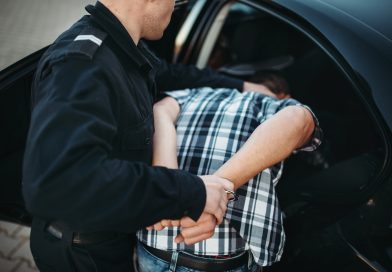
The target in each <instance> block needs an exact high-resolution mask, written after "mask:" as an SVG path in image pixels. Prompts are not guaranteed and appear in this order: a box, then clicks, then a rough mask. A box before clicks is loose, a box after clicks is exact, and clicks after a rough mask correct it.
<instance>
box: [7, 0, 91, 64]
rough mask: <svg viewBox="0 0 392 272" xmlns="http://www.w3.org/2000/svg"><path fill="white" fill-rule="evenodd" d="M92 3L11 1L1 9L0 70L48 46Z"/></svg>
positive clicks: (50, 0)
mask: <svg viewBox="0 0 392 272" xmlns="http://www.w3.org/2000/svg"><path fill="white" fill-rule="evenodd" d="M90 3H95V1H93V0H67V1H63V0H28V1H25V0H13V1H2V3H1V8H0V40H1V43H0V70H2V69H4V68H6V67H7V66H9V65H11V64H13V63H14V62H16V61H18V60H20V59H21V58H23V57H25V56H27V55H29V54H31V53H33V52H35V51H37V50H39V49H41V48H43V47H45V46H47V45H49V44H50V43H52V42H53V41H54V40H55V39H56V37H57V36H58V35H59V34H60V33H61V32H63V31H64V30H65V29H67V28H68V27H70V26H71V24H72V23H74V22H75V21H76V20H77V19H78V18H80V17H81V16H82V15H83V14H85V13H86V12H85V10H84V6H86V5H87V4H90Z"/></svg>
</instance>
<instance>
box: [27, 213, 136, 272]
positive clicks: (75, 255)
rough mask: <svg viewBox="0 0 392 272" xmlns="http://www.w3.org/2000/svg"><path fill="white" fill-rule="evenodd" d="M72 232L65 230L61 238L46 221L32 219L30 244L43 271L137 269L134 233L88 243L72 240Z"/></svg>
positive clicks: (72, 271) (37, 263)
mask: <svg viewBox="0 0 392 272" xmlns="http://www.w3.org/2000/svg"><path fill="white" fill-rule="evenodd" d="M71 236H72V235H69V234H67V233H63V237H62V239H61V240H60V239H58V238H56V237H54V236H53V235H52V234H50V233H48V232H47V231H46V224H45V223H44V222H42V221H40V220H36V219H34V220H33V224H32V227H31V245H30V247H31V252H32V254H33V257H34V260H35V262H36V265H37V267H38V269H39V270H40V271H41V272H49V271H50V272H54V271H60V272H74V271H78V272H79V271H126V272H130V271H134V269H133V264H132V254H133V245H134V242H133V241H132V240H133V238H132V237H134V235H132V236H131V235H130V236H129V238H117V239H114V240H109V241H104V242H99V243H95V244H89V245H75V244H72V237H71Z"/></svg>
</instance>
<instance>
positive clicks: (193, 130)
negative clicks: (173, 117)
mask: <svg viewBox="0 0 392 272" xmlns="http://www.w3.org/2000/svg"><path fill="white" fill-rule="evenodd" d="M167 94H168V95H169V96H171V97H173V98H175V99H176V100H177V102H178V103H179V105H180V107H181V112H180V115H179V118H178V120H177V152H178V162H179V167H180V168H181V169H184V170H187V171H189V172H191V173H193V174H196V175H208V174H212V173H214V172H215V171H216V170H217V169H218V168H219V167H220V166H221V165H222V164H223V163H224V162H226V161H227V160H228V159H229V158H230V157H232V156H233V155H234V153H235V152H236V151H237V150H238V149H239V148H240V147H241V146H242V145H243V144H244V143H245V141H246V140H247V139H248V138H249V136H250V135H251V134H252V132H253V131H254V130H255V129H256V128H257V126H258V125H259V124H261V123H263V122H264V121H265V120H267V119H268V118H270V117H271V116H273V115H274V114H275V113H276V112H278V111H279V110H281V109H283V108H285V107H287V106H290V105H300V106H303V105H302V104H300V103H299V102H298V101H296V100H294V99H286V100H276V99H273V98H270V97H268V96H265V95H262V94H259V93H253V92H245V93H240V92H238V91H236V90H232V89H211V88H202V89H186V90H181V91H173V92H168V93H167ZM314 119H315V122H316V129H315V132H314V134H313V138H312V140H311V141H310V142H309V144H308V145H307V146H304V147H303V148H301V150H306V151H312V150H314V149H315V148H316V147H317V146H318V145H319V144H320V142H321V141H320V138H321V130H320V128H319V126H318V122H317V119H316V118H314ZM282 169H283V162H281V163H278V164H276V165H275V166H273V167H271V168H269V169H266V170H264V171H263V172H261V173H260V174H258V175H257V176H255V177H254V178H252V179H251V180H249V182H248V183H247V184H244V185H243V186H242V187H240V188H239V189H238V190H237V191H236V193H237V195H238V196H239V199H238V201H236V202H230V203H229V205H228V209H227V213H226V216H225V219H224V221H223V223H222V224H220V225H218V226H217V227H216V229H215V234H214V236H213V237H211V238H210V239H207V240H205V241H202V242H199V243H197V244H195V245H190V246H187V245H185V244H184V243H180V244H176V243H175V242H174V238H175V237H176V235H177V234H178V233H179V232H180V229H179V228H177V227H173V228H166V229H164V230H162V231H147V230H140V231H139V232H138V233H137V236H138V239H139V240H140V241H141V242H143V243H144V244H146V245H148V246H150V247H154V248H158V249H163V250H170V251H172V250H181V251H187V252H190V253H193V254H199V255H229V254H235V253H239V252H243V251H244V250H248V249H250V250H251V252H252V254H253V257H254V259H255V261H256V262H257V263H258V265H260V266H267V265H271V264H272V263H274V262H276V261H279V260H280V257H281V255H282V251H283V246H284V242H285V234H284V230H283V219H282V213H281V210H280V208H279V203H278V200H277V197H276V194H275V188H274V184H276V182H277V181H278V180H279V178H280V176H281V173H282ZM189 201H192V200H191V199H190V200H189Z"/></svg>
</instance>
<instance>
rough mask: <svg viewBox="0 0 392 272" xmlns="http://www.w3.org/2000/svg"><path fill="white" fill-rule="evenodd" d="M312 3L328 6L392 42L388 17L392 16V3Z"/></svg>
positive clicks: (338, 0) (360, 0)
mask: <svg viewBox="0 0 392 272" xmlns="http://www.w3.org/2000/svg"><path fill="white" fill-rule="evenodd" d="M314 2H319V3H320V4H322V5H328V6H329V7H331V8H333V9H336V10H337V11H339V12H341V13H344V14H345V15H347V16H349V17H351V18H353V19H354V20H357V21H358V22H361V23H362V24H364V25H366V26H367V27H368V28H370V29H372V30H373V31H375V32H377V33H379V34H380V35H381V36H383V37H385V38H386V39H388V40H389V41H391V42H392V24H391V23H390V22H391V18H390V17H391V15H392V1H390V0H371V1H368V0H344V1H342V0H318V1H314ZM388 19H389V20H388ZM386 20H387V21H386ZM387 22H389V23H387Z"/></svg>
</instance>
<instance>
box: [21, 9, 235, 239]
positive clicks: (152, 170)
mask: <svg viewBox="0 0 392 272" xmlns="http://www.w3.org/2000/svg"><path fill="white" fill-rule="evenodd" d="M86 9H87V11H88V12H89V13H90V14H91V15H86V16H84V17H83V18H82V19H81V20H79V21H78V22H77V23H75V24H74V25H73V26H72V27H71V28H70V29H69V30H67V31H66V32H64V33H63V34H62V35H61V36H60V37H59V38H58V39H57V40H56V41H55V42H54V44H53V45H52V46H51V47H50V48H49V49H48V51H47V52H46V53H45V54H44V56H43V57H42V59H41V61H40V63H39V66H38V69H37V73H36V77H35V80H34V83H33V87H32V99H33V101H32V103H33V110H32V116H31V125H30V130H29V135H28V140H27V145H26V151H25V157H24V165H23V194H24V198H25V202H26V206H27V208H28V210H29V211H30V212H31V213H32V214H33V215H34V216H37V217H40V218H42V219H45V220H48V221H50V220H60V221H62V222H65V223H66V224H67V225H69V226H70V227H71V228H72V229H73V230H75V231H101V230H114V231H121V232H132V231H135V230H137V229H139V228H141V227H144V226H147V225H150V224H152V223H155V222H157V221H158V220H160V219H164V218H179V217H181V216H183V215H186V214H187V215H189V216H191V217H192V218H193V219H197V218H198V217H199V216H200V214H201V212H202V210H203V207H204V205H205V198H206V193H205V187H204V185H203V184H202V182H201V179H200V178H198V177H197V176H193V175H191V174H189V173H186V172H184V171H180V170H169V169H166V168H163V167H151V166H149V164H150V163H151V154H152V143H151V139H152V136H153V132H154V128H153V115H152V105H153V102H154V97H155V95H156V92H157V90H158V91H165V90H170V89H179V88H184V87H197V86H205V85H208V86H216V87H217V86H227V87H234V88H235V87H237V88H239V87H241V86H242V82H241V81H239V80H233V79H229V78H227V77H224V76H222V75H219V74H217V73H215V72H213V71H211V70H202V71H200V70H198V69H196V68H189V67H185V66H181V65H169V64H167V63H166V62H164V61H161V60H159V59H158V58H156V57H155V56H154V55H153V54H152V53H151V52H149V51H148V49H147V48H146V47H145V46H143V43H142V42H140V43H139V45H138V46H136V45H135V43H134V42H133V40H132V39H131V37H130V36H129V34H128V32H127V31H126V30H125V28H124V27H123V26H122V25H121V23H120V22H119V21H118V20H117V18H116V17H115V16H114V15H113V14H112V13H111V12H110V11H109V10H108V9H107V8H106V7H105V6H104V5H102V4H101V3H99V2H97V4H96V5H95V6H88V7H87V8H86Z"/></svg>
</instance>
